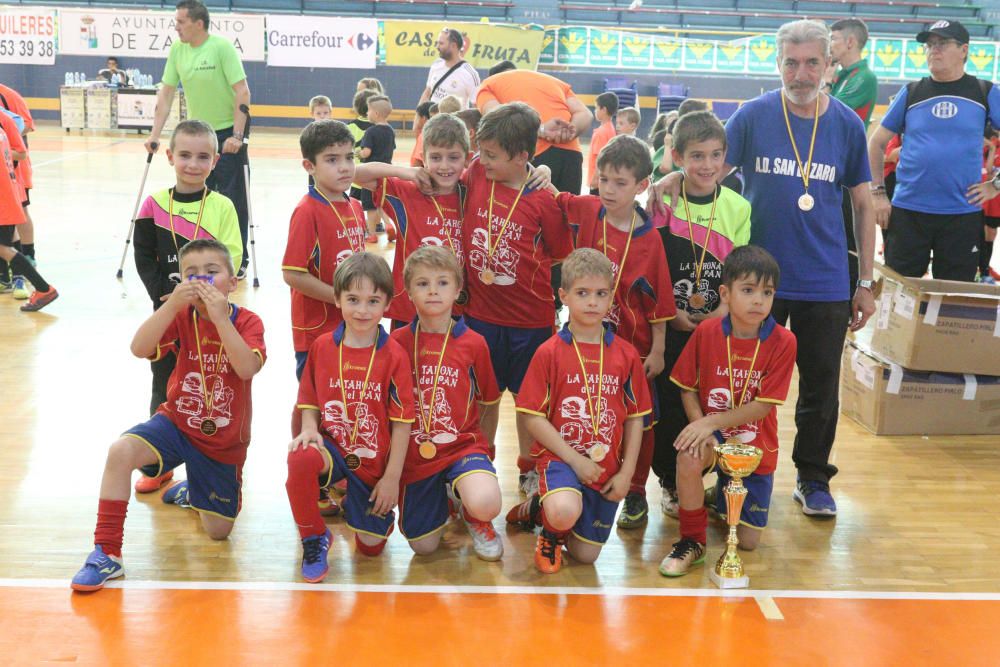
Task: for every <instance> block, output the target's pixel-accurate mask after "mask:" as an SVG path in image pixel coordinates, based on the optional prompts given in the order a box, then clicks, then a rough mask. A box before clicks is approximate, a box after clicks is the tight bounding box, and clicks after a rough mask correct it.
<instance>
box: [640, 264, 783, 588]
mask: <svg viewBox="0 0 1000 667" xmlns="http://www.w3.org/2000/svg"><path fill="white" fill-rule="evenodd" d="M779 276H780V270H779V268H778V263H777V262H776V261H775V260H774V257H772V256H771V255H770V253H768V252H767V251H766V250H764V249H763V248H761V247H758V246H752V245H749V246H742V247H739V248H735V249H734V250H733V251H732V252H731V253H729V256H728V257H727V258H726V263H725V264H724V265H723V268H722V287H721V288H720V289H719V292H720V296H721V298H722V301H723V303H724V304H726V305H727V306H728V308H729V314H728V315H727V316H725V317H716V318H711V319H707V320H704V321H702V322H701V323H700V324H699V325H698V327H697V328H696V329H695V330H694V334H693V335H692V336H691V340H690V341H688V344H687V346H685V348H684V351H683V352H682V353H681V356H680V358H679V359H678V360H677V364H676V365H675V366H674V368H673V371H671V373H670V379H671V380H672V381H673V382H674V383H676V384H677V385H678V386H679V387H680V388H681V390H682V393H681V400H682V401H683V402H684V409H685V411H686V412H687V416H688V419H689V421H690V423H689V424H688V425H687V426H686V427H685V428H684V430H683V431H681V433H680V435H679V436H678V437H677V440H676V442H675V443H674V447H675V448H676V449H677V494H678V497H679V502H680V512H679V513H680V523H681V539H680V540H679V541H678V542H676V543H675V544H674V545H673V550H672V551H671V552H670V554H669V555H667V557H666V558H664V559H663V562H662V563H661V564H660V574H662V575H664V576H666V577H679V576H681V575H683V574H686V573H687V572H688V570H689V569H690V568H691V566H692V565H696V564H698V563H701V562H704V560H705V544H706V532H707V529H708V509H707V508H706V507H705V494H704V492H703V490H702V476H703V475H704V473H705V472H706V471H710V470H712V469H713V468H715V463H716V459H715V450H714V446H715V445H716V443H719V442H723V441H725V440H728V439H736V440H738V441H739V442H742V443H743V444H749V445H753V446H754V447H757V448H759V449H762V450H763V454H764V456H763V458H762V459H761V461H760V465H759V466H758V467H757V470H756V472H754V473H753V474H752V475H749V476H748V477H746V478H744V480H743V485H744V486H745V487H746V488H747V492H748V493H747V498H746V501H745V502H744V503H743V510H742V512H741V516H740V524H739V527H738V528H737V530H738V535H739V539H740V548H741V549H747V550H752V549H755V548H756V547H757V544H758V543H759V542H760V536H761V532H762V531H763V530H764V527H765V526H767V512H768V508H769V506H770V504H771V489H772V487H773V485H774V468H775V466H776V465H777V463H778V417H777V411H776V410H775V406H776V405H780V404H781V403H783V402H784V401H785V396H787V395H788V384H789V382H790V381H791V379H792V367H793V366H794V365H795V351H796V341H795V336H794V335H793V334H792V333H791V332H790V331H788V330H787V329H785V328H784V327H782V326H781V325H780V324H778V323H776V322H775V321H774V318H772V317H771V316H770V312H771V305H772V303H773V302H774V293H775V291H776V290H777V288H778V278H779ZM716 472H718V476H719V479H718V481H717V482H716V485H715V509H716V510H717V511H718V513H719V514H720V515H723V516H725V514H726V504H725V503H726V501H725V497H724V495H723V493H722V489H723V487H724V486H725V485H726V483H727V482H728V481H729V478H728V477H726V475H724V474H723V473H722V472H721V471H719V470H718V469H716Z"/></svg>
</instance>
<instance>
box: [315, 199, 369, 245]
mask: <svg viewBox="0 0 1000 667" xmlns="http://www.w3.org/2000/svg"><path fill="white" fill-rule="evenodd" d="M313 187H314V188H315V189H316V193H317V194H318V195H319V196H320V197H322V198H323V201H325V202H326V203H327V204H329V205H330V209H331V210H332V211H333V214H334V215H336V216H337V220H339V221H340V227H341V229H343V230H344V236H345V237H346V238H347V245H349V246H351V251H352V252H362V251H363V250H364V249H365V246H364V241H362V243H361V247H360V248H355V247H354V241H353V239H351V233H350V231H349V230H348V229H347V223H346V222H344V218H343V217H341V215H340V211H338V210H337V207H336V206H334V205H333V202H332V201H330V199H329V198H328V197H327V196H326V195H325V194H323V191H322V190H320V189H319V186H317V185H314V186H313ZM348 207H350V209H351V217H353V218H354V224H356V225H357V226H358V227H360V226H361V221H360V220H358V214H357V212H356V211H355V210H354V207H353V206H351V205H350V201H348Z"/></svg>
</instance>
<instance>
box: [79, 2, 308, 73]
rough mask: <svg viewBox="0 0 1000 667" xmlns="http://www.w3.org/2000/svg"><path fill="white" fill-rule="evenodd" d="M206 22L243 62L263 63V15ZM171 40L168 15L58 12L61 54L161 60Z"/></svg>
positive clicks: (174, 36)
mask: <svg viewBox="0 0 1000 667" xmlns="http://www.w3.org/2000/svg"><path fill="white" fill-rule="evenodd" d="M314 20H318V18H316V19H314ZM210 23H211V26H210V27H209V32H211V33H212V34H214V35H221V36H222V37H225V38H227V39H229V40H231V41H232V42H233V44H234V45H235V46H236V50H237V51H238V52H239V53H240V57H241V58H242V59H243V60H244V61H263V60H264V16H263V15H249V14H221V13H219V14H213V15H212V18H211V21H210ZM176 39H177V30H176V29H175V27H174V13H173V12H153V11H128V10H121V9H117V10H113V11H112V10H100V9H97V10H91V9H60V10H59V53H61V54H70V55H78V56H95V55H100V56H110V55H115V56H122V57H128V56H131V57H136V58H166V57H167V54H168V52H169V51H170V45H171V44H173V43H174V40H176Z"/></svg>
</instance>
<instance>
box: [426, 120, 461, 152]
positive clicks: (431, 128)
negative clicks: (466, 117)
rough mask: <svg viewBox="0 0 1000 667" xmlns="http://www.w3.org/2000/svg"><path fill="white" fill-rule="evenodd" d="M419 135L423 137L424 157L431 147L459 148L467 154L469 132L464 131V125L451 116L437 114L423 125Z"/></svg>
mask: <svg viewBox="0 0 1000 667" xmlns="http://www.w3.org/2000/svg"><path fill="white" fill-rule="evenodd" d="M421 134H422V135H423V137H424V154H425V155H426V154H427V149H428V148H431V147H434V148H451V147H452V146H459V147H461V149H462V151H464V152H465V153H468V152H469V130H467V129H466V127H465V123H463V122H462V121H460V120H459V119H458V117H457V116H454V115H452V114H448V113H439V114H438V115H436V116H434V117H433V118H431V119H430V120H429V121H427V122H426V123H424V129H423V131H422V132H421Z"/></svg>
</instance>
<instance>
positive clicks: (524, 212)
mask: <svg viewBox="0 0 1000 667" xmlns="http://www.w3.org/2000/svg"><path fill="white" fill-rule="evenodd" d="M540 127H541V123H540V120H539V116H538V114H537V113H536V112H535V110H534V109H532V108H531V107H529V106H528V105H526V104H523V103H521V102H511V103H509V104H502V105H500V106H499V107H497V108H495V109H493V110H492V111H490V112H489V113H487V114H486V115H485V116H483V118H482V120H481V121H480V122H479V128H478V131H477V133H476V138H477V141H478V144H479V157H478V159H475V160H473V161H472V164H471V165H470V166H469V168H468V169H467V170H466V172H465V174H464V175H463V176H462V182H463V184H464V185H465V186H466V188H467V191H468V194H467V196H466V199H465V218H464V221H463V225H462V234H463V247H464V249H465V256H466V271H467V273H468V277H469V278H468V281H467V282H466V289H467V290H468V293H469V303H468V305H466V307H465V321H466V322H467V323H468V325H469V328H470V329H472V330H474V331H475V332H477V333H478V334H480V335H481V336H482V337H483V338H485V339H486V344H487V345H488V346H489V348H490V358H491V360H492V362H493V372H494V373H495V374H496V378H497V385H498V386H499V387H500V391H507V390H509V391H510V392H511V393H512V394H514V395H515V396H516V395H517V394H518V392H519V391H520V390H521V387H522V381H523V379H524V374H525V372H526V371H527V368H528V362H529V361H530V360H531V356H532V355H533V354H534V353H535V350H537V349H538V347H539V346H540V345H541V344H542V343H544V342H545V341H546V340H547V339H548V338H549V337H550V336H551V335H552V330H553V323H554V322H555V319H556V310H555V301H554V299H553V294H552V284H551V272H552V266H553V264H556V263H558V262H560V261H561V260H562V259H563V258H564V257H565V256H566V255H568V254H569V252H570V251H571V250H572V249H573V240H572V237H571V233H570V230H569V226H568V225H567V224H566V222H565V220H564V219H563V215H562V211H560V210H559V207H558V206H557V205H556V202H555V197H553V195H552V193H551V192H549V191H548V190H544V189H536V188H534V187H532V183H531V182H530V181H531V178H530V172H529V170H528V161H529V160H530V159H531V157H532V156H533V155H534V153H535V143H536V141H537V139H538V132H539V129H540ZM517 439H518V445H519V454H520V456H519V457H518V468H519V469H520V471H521V490H522V491H523V492H525V493H529V492H530V493H534V492H535V490H536V489H537V484H538V482H537V476H536V475H535V470H534V468H535V466H534V463H533V461H532V460H531V456H530V452H531V436H530V435H529V434H528V433H527V432H525V431H524V429H523V428H522V427H521V426H520V425H519V426H518V429H517Z"/></svg>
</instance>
